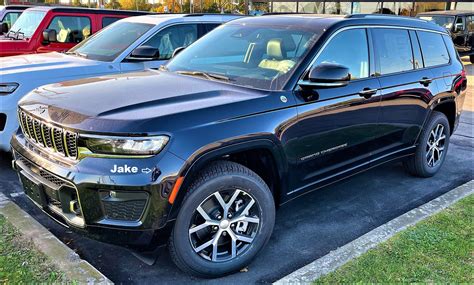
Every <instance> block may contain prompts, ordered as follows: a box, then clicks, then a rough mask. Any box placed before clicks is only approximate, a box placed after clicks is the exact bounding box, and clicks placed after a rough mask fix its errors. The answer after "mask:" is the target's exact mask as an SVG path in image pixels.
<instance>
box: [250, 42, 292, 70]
mask: <svg viewBox="0 0 474 285" xmlns="http://www.w3.org/2000/svg"><path fill="white" fill-rule="evenodd" d="M282 47H283V40H282V39H271V40H269V41H268V43H267V56H268V58H266V59H264V60H262V61H261V62H260V63H259V65H258V66H259V67H261V68H266V69H272V70H276V71H278V72H280V73H287V72H288V71H289V70H290V69H291V68H292V67H293V66H295V64H296V62H294V61H293V60H290V59H285V57H286V50H283V49H282Z"/></svg>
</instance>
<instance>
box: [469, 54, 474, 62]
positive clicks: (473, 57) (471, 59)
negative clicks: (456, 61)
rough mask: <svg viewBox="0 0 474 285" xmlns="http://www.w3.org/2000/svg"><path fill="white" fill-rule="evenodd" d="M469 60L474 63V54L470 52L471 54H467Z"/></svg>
mask: <svg viewBox="0 0 474 285" xmlns="http://www.w3.org/2000/svg"><path fill="white" fill-rule="evenodd" d="M469 60H470V61H471V63H474V54H471V55H470V56H469Z"/></svg>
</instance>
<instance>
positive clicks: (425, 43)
mask: <svg viewBox="0 0 474 285" xmlns="http://www.w3.org/2000/svg"><path fill="white" fill-rule="evenodd" d="M417 33H418V39H419V40H420V45H421V52H422V53H423V60H424V62H425V67H429V66H436V65H440V64H446V63H448V62H449V55H448V51H447V50H446V45H445V44H444V42H443V38H442V37H441V35H440V34H436V33H430V32H417Z"/></svg>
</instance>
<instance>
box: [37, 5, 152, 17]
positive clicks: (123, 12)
mask: <svg viewBox="0 0 474 285" xmlns="http://www.w3.org/2000/svg"><path fill="white" fill-rule="evenodd" d="M30 9H34V10H42V11H54V12H61V13H84V14H112V15H130V16H139V15H149V14H156V13H152V12H143V11H130V10H111V9H95V8H80V7H64V6H59V7H58V6H36V7H31V8H30Z"/></svg>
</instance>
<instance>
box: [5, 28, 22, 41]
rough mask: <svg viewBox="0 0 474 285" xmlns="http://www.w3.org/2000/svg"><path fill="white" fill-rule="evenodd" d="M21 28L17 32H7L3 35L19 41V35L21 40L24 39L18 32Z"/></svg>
mask: <svg viewBox="0 0 474 285" xmlns="http://www.w3.org/2000/svg"><path fill="white" fill-rule="evenodd" d="M20 30H21V28H19V29H18V31H16V32H15V31H12V30H10V31H8V33H7V34H6V35H5V36H6V37H7V38H10V39H14V40H19V39H20V34H21V35H23V38H25V34H24V33H22V32H20Z"/></svg>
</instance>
